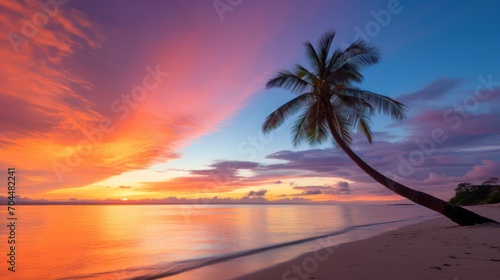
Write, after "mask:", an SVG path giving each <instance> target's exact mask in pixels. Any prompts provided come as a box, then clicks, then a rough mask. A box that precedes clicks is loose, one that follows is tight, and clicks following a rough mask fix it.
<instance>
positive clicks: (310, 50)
mask: <svg viewBox="0 0 500 280" xmlns="http://www.w3.org/2000/svg"><path fill="white" fill-rule="evenodd" d="M304 46H305V47H306V57H307V59H308V60H309V65H310V66H311V67H313V68H321V67H322V64H321V59H320V58H319V56H318V53H317V52H316V49H315V48H314V46H313V45H312V44H311V42H309V41H307V42H305V43H304Z"/></svg>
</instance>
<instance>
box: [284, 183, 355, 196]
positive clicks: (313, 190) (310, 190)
mask: <svg viewBox="0 0 500 280" xmlns="http://www.w3.org/2000/svg"><path fill="white" fill-rule="evenodd" d="M293 189H295V190H302V193H300V194H296V195H316V194H334V195H343V194H351V189H350V187H349V182H345V181H340V182H337V183H336V184H335V185H333V186H297V187H293Z"/></svg>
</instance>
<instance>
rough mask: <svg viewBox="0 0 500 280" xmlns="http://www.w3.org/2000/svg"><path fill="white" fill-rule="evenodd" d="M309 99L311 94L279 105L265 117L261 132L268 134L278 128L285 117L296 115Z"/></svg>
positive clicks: (302, 95)
mask: <svg viewBox="0 0 500 280" xmlns="http://www.w3.org/2000/svg"><path fill="white" fill-rule="evenodd" d="M310 98H311V94H310V93H305V94H301V95H299V96H297V97H295V98H294V99H292V100H290V101H288V102H287V103H285V104H283V105H281V106H280V107H279V108H278V109H276V110H275V111H274V112H272V113H271V114H270V115H269V116H267V118H266V120H265V121H264V123H263V124H262V131H263V132H264V133H268V132H270V131H271V130H273V129H276V128H277V127H278V126H280V125H281V124H283V122H284V121H285V119H286V118H287V117H289V116H291V115H293V114H294V113H296V112H297V111H298V110H299V109H300V108H301V107H302V106H303V105H304V104H306V103H307V102H308V101H309V100H310Z"/></svg>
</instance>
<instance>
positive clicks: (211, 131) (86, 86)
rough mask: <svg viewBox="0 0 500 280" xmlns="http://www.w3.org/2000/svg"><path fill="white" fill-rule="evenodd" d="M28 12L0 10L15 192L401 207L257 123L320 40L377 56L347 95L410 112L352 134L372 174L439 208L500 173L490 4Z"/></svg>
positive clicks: (224, 2) (5, 148) (312, 150)
mask: <svg viewBox="0 0 500 280" xmlns="http://www.w3.org/2000/svg"><path fill="white" fill-rule="evenodd" d="M41 2H42V3H45V4H42V5H41V4H39V3H38V1H26V3H23V1H1V2H0V20H1V25H0V26H1V27H0V28H1V29H2V30H1V34H3V35H2V36H3V40H1V41H0V52H1V54H0V56H1V63H0V66H1V67H0V72H1V73H0V81H1V85H2V87H1V88H0V104H1V105H2V110H0V166H1V170H5V173H7V172H6V170H7V168H8V167H15V168H16V169H17V176H18V190H17V195H19V196H21V197H28V198H31V199H57V200H67V199H70V198H76V199H79V200H82V199H125V198H127V199H129V200H131V199H143V198H165V197H177V198H188V199H195V198H202V197H208V198H211V197H214V196H217V197H219V198H231V199H235V200H238V199H242V198H245V197H250V198H260V199H262V200H264V199H267V200H269V201H277V200H282V199H296V200H299V199H303V200H311V201H376V200H396V199H399V197H398V196H395V195H392V194H391V193H390V192H389V191H386V190H385V189H384V188H383V187H382V186H380V185H378V184H376V183H374V182H372V179H371V178H370V177H368V176H367V175H366V174H364V173H363V172H362V171H361V170H359V169H358V167H357V166H356V165H355V164H354V163H352V162H351V161H350V159H349V158H348V157H347V156H345V155H344V154H343V153H342V152H340V150H338V149H335V148H333V146H332V145H331V142H328V143H325V144H322V145H318V146H314V147H311V146H307V145H306V144H303V145H301V146H299V147H293V145H292V144H291V141H290V128H291V123H292V122H293V119H291V121H292V122H288V123H286V124H285V125H284V126H283V127H282V128H280V129H279V130H277V131H275V132H273V133H271V134H268V135H264V134H262V133H261V131H260V129H261V125H262V122H263V121H264V119H265V117H266V116H267V115H268V114H269V113H271V112H272V111H273V110H274V109H276V108H277V107H278V106H280V105H281V104H283V103H284V102H286V101H288V100H290V99H291V98H292V97H293V95H292V94H290V93H287V92H286V91H284V90H266V89H265V83H266V81H267V80H268V79H269V78H270V77H272V76H273V74H274V73H275V71H276V70H278V69H282V68H286V69H289V68H291V67H292V66H293V65H294V64H295V63H303V64H306V62H305V55H304V47H303V42H304V41H306V40H308V41H311V42H312V43H313V44H316V42H317V41H318V39H319V38H320V36H321V35H322V34H323V33H324V32H325V31H328V30H334V31H336V34H337V35H336V37H335V41H334V44H336V46H338V47H341V48H342V47H344V48H345V47H346V46H347V45H348V44H350V43H352V42H353V41H354V40H357V39H364V40H365V41H367V42H368V43H369V44H371V45H373V46H376V47H378V48H379V49H380V52H381V54H382V58H381V62H380V63H379V64H377V65H374V66H371V67H368V68H366V69H365V70H364V71H363V74H364V76H365V80H364V82H363V83H362V84H361V85H359V86H360V87H362V88H364V89H366V90H370V91H373V92H377V93H380V94H384V95H387V96H390V97H393V98H395V99H396V100H399V101H401V102H403V103H405V104H406V105H407V106H408V117H407V118H406V119H405V120H404V121H402V122H399V123H394V122H392V121H391V120H390V119H388V118H386V117H381V116H375V117H374V118H373V125H374V131H375V137H374V142H373V144H372V145H369V144H368V142H367V141H366V140H365V139H363V138H362V137H361V136H360V135H355V143H354V145H353V149H354V151H355V152H357V153H358V154H359V155H360V156H361V157H362V158H363V159H365V160H366V161H367V162H368V163H369V164H370V165H372V166H374V167H375V168H377V169H378V170H379V171H381V172H382V173H384V174H386V175H388V176H389V177H391V178H394V179H396V180H398V181H400V182H401V183H405V184H407V185H408V186H409V187H412V188H416V189H419V190H422V191H425V192H429V193H431V194H433V195H436V196H438V197H441V198H444V199H449V198H450V197H451V196H453V193H454V191H453V189H454V188H455V187H456V185H457V184H458V183H460V182H472V183H481V182H482V181H484V180H486V179H487V178H489V177H493V176H496V177H500V144H499V143H500V133H499V132H500V121H499V120H500V67H499V63H500V52H499V50H500V36H498V27H499V26H500V18H499V17H498V11H500V2H498V1H494V0H490V1H481V5H478V4H477V3H474V2H472V1H451V0H449V1H431V0H422V1H420V0H419V1H411V0H404V1H396V0H389V1H388V0H376V1H373V0H370V1H368V0H356V1H347V0H345V1H331V0H324V1H319V0H318V1H304V0H294V1H291V0H276V1H255V0H216V1H212V0H206V1H195V0H190V1H180V0H179V1H173V0H167V1H153V0H151V1H149V0H148V1H118V0H116V1H113V0H107V1H101V0H85V1H83V0H80V1H78V0H71V1H68V0H64V1H63V0H61V1H58V2H56V1H55V0H42V1H41ZM5 175H6V174H4V175H2V176H0V178H4V179H5ZM5 181H6V179H5Z"/></svg>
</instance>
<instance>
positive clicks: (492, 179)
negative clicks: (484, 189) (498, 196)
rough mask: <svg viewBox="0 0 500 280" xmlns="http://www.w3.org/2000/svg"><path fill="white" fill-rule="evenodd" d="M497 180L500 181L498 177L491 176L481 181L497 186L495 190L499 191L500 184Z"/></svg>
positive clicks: (484, 183)
mask: <svg viewBox="0 0 500 280" xmlns="http://www.w3.org/2000/svg"><path fill="white" fill-rule="evenodd" d="M498 182H500V179H498V177H491V178H489V179H488V180H486V181H484V182H483V185H493V186H496V187H497V190H498V191H499V192H500V185H498Z"/></svg>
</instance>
